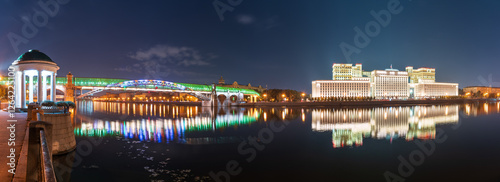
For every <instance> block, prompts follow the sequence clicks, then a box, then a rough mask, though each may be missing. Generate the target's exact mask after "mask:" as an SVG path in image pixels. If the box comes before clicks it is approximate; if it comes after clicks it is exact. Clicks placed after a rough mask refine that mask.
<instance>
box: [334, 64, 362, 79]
mask: <svg viewBox="0 0 500 182" xmlns="http://www.w3.org/2000/svg"><path fill="white" fill-rule="evenodd" d="M362 72H363V68H362V65H361V64H359V63H358V64H356V65H354V66H352V64H341V63H334V64H333V65H332V80H352V78H353V77H362V76H363V75H362Z"/></svg>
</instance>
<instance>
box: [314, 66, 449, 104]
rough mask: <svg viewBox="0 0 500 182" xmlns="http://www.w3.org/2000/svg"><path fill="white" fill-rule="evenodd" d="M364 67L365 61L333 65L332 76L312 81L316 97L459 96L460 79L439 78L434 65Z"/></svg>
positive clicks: (406, 97)
mask: <svg viewBox="0 0 500 182" xmlns="http://www.w3.org/2000/svg"><path fill="white" fill-rule="evenodd" d="M406 70H408V71H410V72H411V73H409V72H407V71H399V70H397V69H392V66H391V68H390V69H386V70H374V71H371V72H368V71H363V70H362V65H361V64H356V65H355V66H353V65H352V64H339V63H335V64H333V66H332V74H333V75H332V80H316V81H313V82H312V97H313V98H318V97H374V98H375V99H408V98H417V99H418V98H433V97H440V96H458V84H457V83H441V82H435V81H434V79H435V77H434V75H435V69H434V68H419V69H417V70H413V67H407V68H406Z"/></svg>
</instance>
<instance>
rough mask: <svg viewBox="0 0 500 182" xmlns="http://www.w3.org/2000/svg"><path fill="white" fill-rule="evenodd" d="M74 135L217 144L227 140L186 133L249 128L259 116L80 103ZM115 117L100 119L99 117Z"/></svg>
mask: <svg viewBox="0 0 500 182" xmlns="http://www.w3.org/2000/svg"><path fill="white" fill-rule="evenodd" d="M78 113H79V114H77V115H76V124H75V129H74V132H75V134H76V135H77V136H99V137H102V136H108V135H109V136H115V135H119V136H122V137H124V138H128V139H138V140H140V141H154V142H158V143H162V142H166V143H169V142H172V141H175V142H182V143H218V142H225V141H230V140H231V139H230V138H209V137H202V138H186V136H185V135H186V133H189V132H196V131H215V130H218V129H224V128H229V127H234V128H237V127H238V126H240V125H249V124H251V123H253V122H256V121H257V119H258V118H259V117H260V111H259V110H257V109H245V108H232V109H225V110H224V109H220V110H215V111H214V110H212V109H210V108H203V107H198V106H172V105H163V104H137V103H110V102H90V101H89V102H80V103H79V110H78ZM100 115H104V116H106V117H117V118H114V119H104V118H103V117H100Z"/></svg>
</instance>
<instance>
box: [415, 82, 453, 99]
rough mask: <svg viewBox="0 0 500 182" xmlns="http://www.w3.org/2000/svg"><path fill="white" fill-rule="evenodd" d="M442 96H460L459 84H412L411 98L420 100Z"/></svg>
mask: <svg viewBox="0 0 500 182" xmlns="http://www.w3.org/2000/svg"><path fill="white" fill-rule="evenodd" d="M440 96H458V83H443V82H434V81H430V80H429V81H420V82H419V83H410V97H413V98H417V99H418V98H433V97H440Z"/></svg>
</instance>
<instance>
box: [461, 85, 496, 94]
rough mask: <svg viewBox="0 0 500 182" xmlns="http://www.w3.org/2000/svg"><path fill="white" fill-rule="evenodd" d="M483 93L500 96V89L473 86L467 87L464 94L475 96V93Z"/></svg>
mask: <svg viewBox="0 0 500 182" xmlns="http://www.w3.org/2000/svg"><path fill="white" fill-rule="evenodd" d="M478 92H480V93H482V94H486V93H488V94H498V93H500V87H485V86H472V87H465V88H464V93H469V94H475V93H478Z"/></svg>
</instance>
